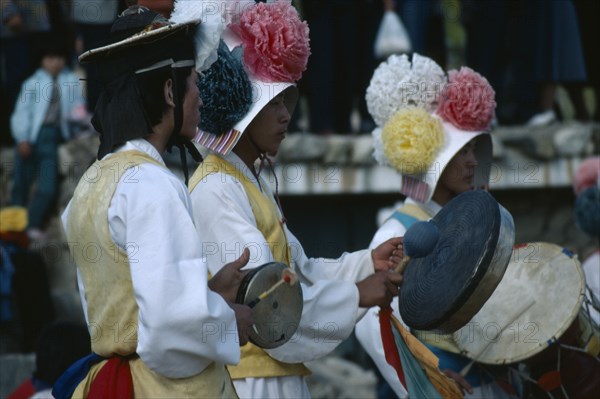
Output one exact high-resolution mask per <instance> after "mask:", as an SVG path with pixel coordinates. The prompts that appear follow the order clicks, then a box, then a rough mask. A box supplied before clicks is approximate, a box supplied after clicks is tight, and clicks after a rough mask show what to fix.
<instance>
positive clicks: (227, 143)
mask: <svg viewBox="0 0 600 399" xmlns="http://www.w3.org/2000/svg"><path fill="white" fill-rule="evenodd" d="M241 135H242V132H240V131H239V130H236V129H231V130H230V131H229V132H227V133H225V134H222V135H218V136H217V135H215V134H212V133H209V132H206V131H203V130H199V131H198V133H197V134H196V137H194V139H193V140H192V141H193V142H194V143H197V144H200V145H201V146H203V147H206V148H208V149H209V150H213V151H215V152H218V153H219V154H222V155H225V154H227V153H229V151H231V149H232V148H233V147H234V146H235V144H236V143H237V142H238V139H239V137H240V136H241Z"/></svg>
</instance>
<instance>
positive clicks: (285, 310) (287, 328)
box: [236, 262, 303, 349]
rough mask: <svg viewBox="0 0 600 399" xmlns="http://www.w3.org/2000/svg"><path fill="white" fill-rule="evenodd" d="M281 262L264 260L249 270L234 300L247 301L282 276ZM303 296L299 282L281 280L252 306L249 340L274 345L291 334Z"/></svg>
mask: <svg viewBox="0 0 600 399" xmlns="http://www.w3.org/2000/svg"><path fill="white" fill-rule="evenodd" d="M287 268H288V266H287V265H285V264H284V263H279V262H271V263H266V264H264V265H262V266H259V267H257V268H255V269H253V270H251V271H250V272H249V273H248V274H247V275H246V276H245V277H244V279H243V281H242V283H241V284H240V288H239V290H238V293H237V298H236V302H237V303H241V304H245V305H248V304H250V303H252V302H255V301H256V299H257V298H258V297H259V296H260V294H262V293H264V292H266V291H268V290H269V289H270V288H271V287H273V286H274V285H275V284H276V283H278V282H279V281H281V280H282V278H283V271H284V270H286V269H287ZM302 306H303V296H302V288H301V287H300V284H299V283H297V284H282V285H280V286H278V287H277V289H275V290H274V291H273V292H272V293H271V294H269V295H268V296H267V297H265V298H264V299H262V300H260V301H259V302H258V303H256V305H254V307H253V308H252V316H253V317H254V325H253V326H252V329H251V330H250V332H249V333H248V338H249V339H250V342H252V343H253V344H255V345H256V346H259V347H261V348H265V349H270V348H277V347H278V346H281V345H283V344H285V343H286V342H287V341H289V339H290V338H291V337H292V336H293V335H294V333H295V332H296V330H297V329H298V325H299V323H300V317H301V316H302Z"/></svg>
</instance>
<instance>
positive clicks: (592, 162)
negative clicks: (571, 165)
mask: <svg viewBox="0 0 600 399" xmlns="http://www.w3.org/2000/svg"><path fill="white" fill-rule="evenodd" d="M599 174H600V157H591V158H588V159H586V160H585V161H583V162H582V163H581V164H580V165H579V168H577V173H575V176H574V178H573V191H574V192H575V195H579V193H580V192H582V191H583V190H585V189H586V188H588V187H593V186H595V185H597V184H598V179H599Z"/></svg>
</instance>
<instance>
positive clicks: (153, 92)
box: [135, 67, 192, 126]
mask: <svg viewBox="0 0 600 399" xmlns="http://www.w3.org/2000/svg"><path fill="white" fill-rule="evenodd" d="M171 71H174V75H175V81H174V82H173V84H174V85H175V87H174V89H175V91H174V93H177V97H178V100H179V101H180V103H181V102H182V101H183V98H184V96H185V94H186V93H187V91H188V87H187V78H188V76H190V73H191V72H192V68H191V67H190V68H175V69H172V68H171V67H165V68H161V69H157V70H155V71H150V72H146V73H143V74H138V75H136V76H135V77H136V83H137V88H138V92H139V95H140V98H141V100H142V106H143V107H144V112H145V114H146V118H148V122H150V126H156V125H157V124H158V123H160V121H161V119H162V116H163V113H164V112H165V111H166V110H167V103H166V102H165V96H164V92H163V89H164V86H165V82H166V81H167V80H168V79H171V78H172V77H173V75H172V74H171Z"/></svg>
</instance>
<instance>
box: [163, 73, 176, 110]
mask: <svg viewBox="0 0 600 399" xmlns="http://www.w3.org/2000/svg"><path fill="white" fill-rule="evenodd" d="M163 94H164V96H165V103H167V105H168V106H169V107H171V108H175V101H174V100H173V79H167V80H166V82H165V86H164V88H163Z"/></svg>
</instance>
